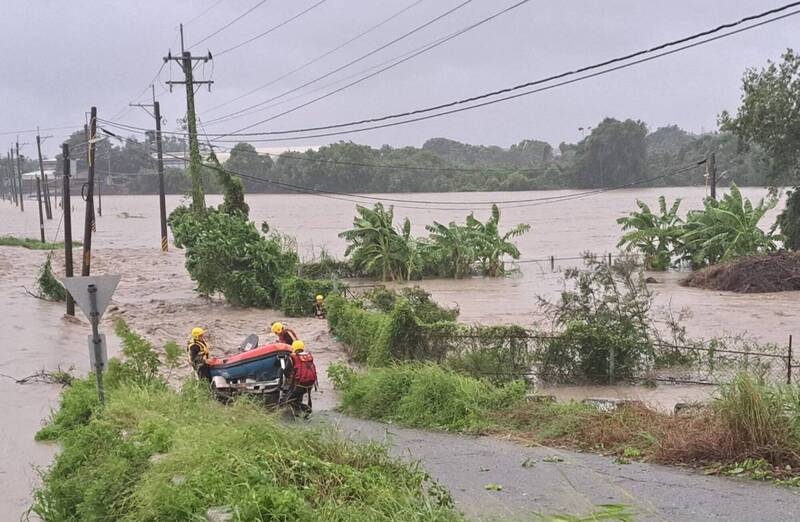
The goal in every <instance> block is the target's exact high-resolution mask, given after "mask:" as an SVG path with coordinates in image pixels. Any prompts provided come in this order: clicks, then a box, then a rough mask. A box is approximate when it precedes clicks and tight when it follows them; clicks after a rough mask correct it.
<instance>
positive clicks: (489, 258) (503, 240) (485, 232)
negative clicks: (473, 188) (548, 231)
mask: <svg viewBox="0 0 800 522" xmlns="http://www.w3.org/2000/svg"><path fill="white" fill-rule="evenodd" d="M499 225H500V209H499V208H497V205H492V214H491V216H490V217H489V219H488V220H486V223H481V222H480V221H479V220H478V219H476V218H475V216H473V215H472V214H470V215H469V216H467V227H468V228H469V230H470V232H471V235H470V236H471V237H470V239H471V241H472V244H473V247H474V249H475V253H476V256H477V258H478V262H479V264H480V267H481V272H482V273H483V274H484V275H486V276H490V277H498V276H501V275H503V274H504V273H505V263H504V262H503V258H504V256H509V257H511V258H512V259H519V257H520V252H519V249H518V248H517V245H516V244H515V243H513V242H512V241H511V239H513V238H516V237H519V236H521V235H523V234H525V233H527V232H528V231H529V230H530V229H531V226H530V225H529V224H527V223H520V224H518V225H517V226H515V227H514V228H512V229H511V230H509V231H508V232H506V233H505V234H503V235H500V227H499Z"/></svg>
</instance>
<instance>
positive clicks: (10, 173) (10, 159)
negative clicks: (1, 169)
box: [6, 149, 19, 206]
mask: <svg viewBox="0 0 800 522" xmlns="http://www.w3.org/2000/svg"><path fill="white" fill-rule="evenodd" d="M6 157H7V158H8V179H9V180H11V194H12V195H13V196H14V204H15V205H16V206H19V199H17V197H18V196H17V182H16V179H17V176H16V175H15V174H14V159H13V156H12V149H8V153H6Z"/></svg>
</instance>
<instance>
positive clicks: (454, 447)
mask: <svg viewBox="0 0 800 522" xmlns="http://www.w3.org/2000/svg"><path fill="white" fill-rule="evenodd" d="M316 416H317V418H322V419H325V420H327V421H328V422H330V423H332V424H333V425H334V426H336V428H337V429H338V430H339V431H340V432H342V433H343V434H345V435H346V436H348V437H350V438H352V439H355V440H372V441H378V442H386V443H388V444H389V445H390V449H391V452H392V453H393V454H394V455H400V456H404V457H408V458H411V459H412V460H419V461H420V462H421V464H422V466H423V467H424V468H425V470H426V471H428V473H430V474H431V475H432V476H433V477H434V478H435V479H436V480H438V481H439V482H440V483H441V484H442V485H444V486H446V487H447V488H448V489H449V490H450V492H451V493H452V495H453V497H454V498H455V500H456V506H457V507H458V509H460V510H461V511H462V512H464V513H465V514H466V515H467V516H468V517H469V518H471V519H477V520H532V519H533V514H534V513H544V514H556V513H569V514H574V515H579V514H586V513H589V512H591V511H592V509H593V507H594V506H596V505H600V504H617V503H622V504H627V505H629V506H632V507H633V510H634V511H635V513H636V518H635V520H636V521H637V522H638V521H670V522H682V521H696V520H720V521H722V520H724V521H728V522H734V521H741V522H751V521H764V522H768V521H769V522H773V521H775V522H778V521H780V522H789V521H798V520H800V491H797V490H794V489H790V488H786V487H779V486H775V485H772V484H767V483H760V482H755V481H752V480H746V479H733V478H726V477H718V476H705V475H703V474H701V473H697V472H693V471H689V470H682V469H679V468H671V467H666V466H658V465H653V464H642V463H631V464H616V463H614V462H613V459H611V458H607V457H602V456H600V455H594V454H588V453H576V452H571V451H564V450H558V449H553V448H547V447H541V446H540V447H526V446H522V445H520V444H517V443H514V442H510V441H504V440H499V439H495V438H489V437H468V436H462V435H451V434H446V433H435V432H427V431H421V430H413V429H405V428H399V427H396V426H392V425H387V424H381V423H377V422H371V421H365V420H360V419H354V418H351V417H347V416H343V415H341V414H338V413H334V412H320V413H319V414H317V415H316ZM553 457H558V458H559V459H562V461H560V462H547V461H546V460H545V459H548V460H557V459H553ZM526 460H527V462H528V465H527V466H523V463H524V462H526ZM490 483H493V484H499V485H501V486H502V488H503V489H502V491H488V490H486V489H485V486H486V485H487V484H490Z"/></svg>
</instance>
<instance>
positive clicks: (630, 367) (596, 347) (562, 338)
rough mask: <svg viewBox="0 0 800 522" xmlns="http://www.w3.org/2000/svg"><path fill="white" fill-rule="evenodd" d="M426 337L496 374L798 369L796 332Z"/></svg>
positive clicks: (706, 379) (710, 374)
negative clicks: (683, 337) (772, 335)
mask: <svg viewBox="0 0 800 522" xmlns="http://www.w3.org/2000/svg"><path fill="white" fill-rule="evenodd" d="M495 330H497V329H495ZM425 342H426V344H427V346H426V348H425V349H424V350H423V351H422V354H424V356H425V358H426V359H428V360H433V361H436V362H438V363H442V364H446V365H448V366H450V367H452V368H454V369H456V370H458V371H462V372H465V373H469V374H471V375H475V376H479V377H485V378H489V379H492V380H498V381H505V380H514V379H525V380H527V381H535V382H540V383H548V384H550V383H552V384H556V383H558V384H618V383H643V382H644V383H671V384H697V385H722V384H727V383H729V382H731V381H732V380H733V378H734V377H735V376H736V375H737V374H738V373H740V372H748V373H751V374H753V375H755V376H757V377H758V378H760V379H762V380H763V381H764V382H767V383H771V384H792V383H794V382H796V381H797V378H798V375H797V372H798V371H800V364H798V362H799V361H797V360H796V359H795V358H794V355H793V349H792V336H791V335H790V336H788V341H787V343H786V344H785V345H774V344H771V345H763V346H756V345H753V344H751V343H746V342H738V343H737V342H735V341H734V342H733V343H732V345H733V346H734V347H730V346H731V345H730V344H728V343H726V342H724V341H711V342H706V343H692V344H686V345H677V344H672V343H667V342H662V341H654V342H652V341H642V340H621V341H620V342H619V343H618V344H615V343H609V344H598V343H595V342H593V341H591V340H589V339H587V338H575V337H572V336H566V335H543V334H540V333H536V332H531V331H517V332H514V333H512V334H502V335H496V334H494V333H493V332H490V331H487V330H486V329H485V328H481V327H475V328H473V329H472V331H468V332H464V331H462V332H458V333H435V332H428V335H426V336H425ZM740 345H741V346H740Z"/></svg>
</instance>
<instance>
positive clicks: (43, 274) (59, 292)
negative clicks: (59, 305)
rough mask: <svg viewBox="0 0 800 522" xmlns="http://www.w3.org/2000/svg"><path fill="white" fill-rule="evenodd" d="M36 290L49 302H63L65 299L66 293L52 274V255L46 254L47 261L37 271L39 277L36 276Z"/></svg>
mask: <svg viewBox="0 0 800 522" xmlns="http://www.w3.org/2000/svg"><path fill="white" fill-rule="evenodd" d="M36 289H37V290H39V294H40V295H41V296H42V297H44V298H45V299H49V300H51V301H63V300H65V299H66V298H67V291H66V290H65V289H64V286H63V285H62V284H61V282H59V280H58V279H56V276H55V274H53V255H52V254H47V259H46V260H45V262H44V264H43V265H42V267H41V268H40V269H39V275H37V276H36Z"/></svg>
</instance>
